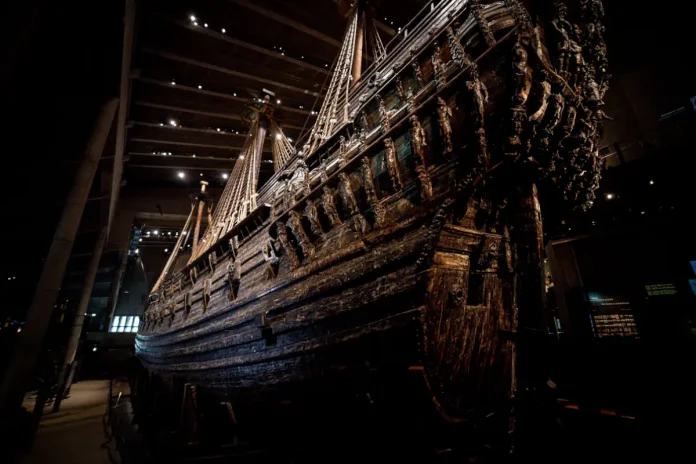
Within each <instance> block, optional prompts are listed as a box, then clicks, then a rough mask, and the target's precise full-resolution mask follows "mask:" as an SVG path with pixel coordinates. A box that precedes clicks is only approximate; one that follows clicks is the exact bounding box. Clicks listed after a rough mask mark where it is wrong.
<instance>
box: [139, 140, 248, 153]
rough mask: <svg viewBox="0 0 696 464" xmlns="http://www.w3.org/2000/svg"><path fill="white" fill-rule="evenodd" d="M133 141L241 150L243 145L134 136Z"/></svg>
mask: <svg viewBox="0 0 696 464" xmlns="http://www.w3.org/2000/svg"><path fill="white" fill-rule="evenodd" d="M130 141H131V142H141V143H155V144H159V145H179V146H182V147H200V148H215V149H219V150H241V149H242V148H243V147H231V146H229V145H214V144H209V143H195V142H177V141H173V140H158V139H142V138H138V137H134V138H131V139H130Z"/></svg>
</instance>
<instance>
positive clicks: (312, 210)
mask: <svg viewBox="0 0 696 464" xmlns="http://www.w3.org/2000/svg"><path fill="white" fill-rule="evenodd" d="M302 215H303V216H304V217H306V218H307V221H308V222H309V229H310V230H311V231H312V233H313V234H314V235H316V236H317V237H319V236H320V235H322V234H323V232H324V231H323V230H322V228H321V223H320V222H319V212H318V211H317V206H316V205H315V204H314V201H312V200H307V205H306V206H305V208H304V212H303V213H302Z"/></svg>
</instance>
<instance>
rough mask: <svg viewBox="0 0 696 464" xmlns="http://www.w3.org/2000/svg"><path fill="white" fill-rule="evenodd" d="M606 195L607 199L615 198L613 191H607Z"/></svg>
mask: <svg viewBox="0 0 696 464" xmlns="http://www.w3.org/2000/svg"><path fill="white" fill-rule="evenodd" d="M605 197H606V199H607V200H613V199H614V194H613V193H607V194H606V195H605Z"/></svg>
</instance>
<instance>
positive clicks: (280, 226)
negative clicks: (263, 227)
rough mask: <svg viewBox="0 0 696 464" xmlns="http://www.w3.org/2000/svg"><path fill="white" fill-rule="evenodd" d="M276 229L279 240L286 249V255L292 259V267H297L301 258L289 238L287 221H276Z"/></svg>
mask: <svg viewBox="0 0 696 464" xmlns="http://www.w3.org/2000/svg"><path fill="white" fill-rule="evenodd" d="M276 231H277V233H278V241H279V242H280V244H281V245H282V246H283V250H285V255H286V256H287V257H288V259H289V260H290V267H291V268H292V269H297V268H298V267H300V260H299V259H298V258H297V252H296V251H295V249H294V248H293V246H292V244H291V243H290V239H289V238H288V232H287V230H285V223H284V222H282V221H276Z"/></svg>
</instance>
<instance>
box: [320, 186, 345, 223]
mask: <svg viewBox="0 0 696 464" xmlns="http://www.w3.org/2000/svg"><path fill="white" fill-rule="evenodd" d="M321 205H322V207H323V209H324V213H326V217H327V218H328V219H329V224H331V227H335V226H338V225H341V224H343V221H341V217H340V216H339V214H338V209H336V203H335V201H334V194H333V192H332V191H331V189H330V188H329V187H328V186H326V185H325V186H324V190H323V193H322V195H321Z"/></svg>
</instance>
